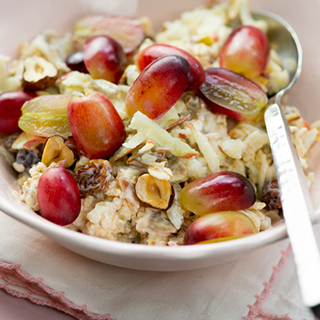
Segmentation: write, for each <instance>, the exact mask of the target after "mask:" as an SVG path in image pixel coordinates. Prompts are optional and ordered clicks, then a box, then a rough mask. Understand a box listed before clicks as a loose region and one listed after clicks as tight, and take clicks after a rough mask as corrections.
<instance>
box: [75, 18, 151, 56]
mask: <svg viewBox="0 0 320 320" xmlns="http://www.w3.org/2000/svg"><path fill="white" fill-rule="evenodd" d="M95 35H107V36H109V37H112V38H113V39H115V40H116V41H118V42H119V43H120V44H121V46H122V47H123V49H124V52H125V53H126V54H127V55H128V54H131V53H133V52H134V51H136V50H137V49H138V47H139V46H140V44H141V43H142V41H143V40H144V38H145V34H144V29H143V27H142V25H141V23H140V22H139V21H138V20H136V19H132V18H130V17H124V16H117V15H108V14H106V15H91V16H87V17H84V18H82V19H80V20H78V21H77V23H76V26H75V32H74V37H75V39H76V42H78V45H79V47H82V46H83V43H84V42H85V40H86V39H88V38H90V37H92V36H95Z"/></svg>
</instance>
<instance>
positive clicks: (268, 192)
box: [261, 180, 282, 210]
mask: <svg viewBox="0 0 320 320" xmlns="http://www.w3.org/2000/svg"><path fill="white" fill-rule="evenodd" d="M261 201H262V202H264V203H265V204H266V209H267V210H274V209H280V208H281V206H282V205H281V198H280V190H279V185H278V181H277V180H272V181H269V182H267V183H266V184H265V186H264V187H263V189H262V196H261Z"/></svg>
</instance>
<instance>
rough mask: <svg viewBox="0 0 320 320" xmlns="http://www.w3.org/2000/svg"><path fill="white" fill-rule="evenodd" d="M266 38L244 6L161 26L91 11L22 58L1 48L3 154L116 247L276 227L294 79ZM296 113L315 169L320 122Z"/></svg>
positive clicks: (45, 212)
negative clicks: (274, 144) (273, 121)
mask: <svg viewBox="0 0 320 320" xmlns="http://www.w3.org/2000/svg"><path fill="white" fill-rule="evenodd" d="M235 21H240V23H238V24H237V26H236V27H235V23H234V22H235ZM267 32H268V25H267V23H266V22H265V21H263V20H254V19H253V17H252V15H251V13H250V11H249V8H248V4H247V3H246V1H240V0H233V1H230V2H224V3H219V4H210V5H209V4H208V5H207V6H203V7H199V8H196V9H194V10H192V11H186V12H184V13H183V14H182V15H181V16H180V18H178V19H177V20H174V21H166V22H165V23H164V24H163V27H162V29H161V30H160V31H159V32H158V33H155V32H154V31H153V27H152V22H151V21H150V20H149V19H148V18H147V17H141V18H139V19H134V18H129V17H123V16H117V15H107V14H100V15H99V14H95V15H88V16H84V17H82V18H80V19H79V20H78V21H77V22H76V24H75V26H74V30H72V31H71V32H70V33H66V34H64V35H60V34H58V33H57V32H55V31H54V30H45V31H43V32H42V33H41V34H38V35H37V36H36V37H35V38H34V39H32V40H31V41H30V42H28V43H23V44H22V45H21V46H20V48H19V55H18V57H16V58H15V59H11V58H10V57H7V56H3V55H0V93H1V94H0V132H1V146H0V152H1V155H2V156H3V157H4V159H5V160H6V161H7V162H8V163H9V164H10V165H11V166H12V168H13V169H14V170H15V171H16V174H17V184H18V186H19V191H18V192H17V196H18V197H19V199H20V200H21V201H22V202H23V203H24V204H25V205H26V206H28V207H29V208H31V209H32V210H33V211H34V212H36V213H37V214H39V215H40V216H42V217H43V218H44V219H47V220H49V221H51V222H53V223H55V224H58V225H60V226H64V227H65V228H68V229H72V230H74V231H76V232H80V233H83V234H86V235H90V236H93V237H99V238H104V239H108V240H113V241H118V242H126V243H138V244H143V245H157V246H159V245H160V246H181V245H192V244H199V243H212V242H221V241H226V240H230V239H235V238H240V237H244V236H248V235H251V234H256V233H259V232H263V231H264V230H266V229H269V228H272V226H273V225H275V224H276V223H277V222H279V221H281V220H282V214H281V201H280V196H279V190H278V185H277V177H276V172H275V167H274V165H273V159H272V154H271V150H270V146H269V140H268V135H267V133H266V128H265V125H264V120H263V112H264V109H265V108H266V106H267V105H268V104H269V103H270V102H271V101H272V97H273V96H274V95H275V94H276V93H277V92H278V91H280V90H281V89H282V88H284V87H286V86H287V84H288V83H289V73H288V71H287V70H285V69H284V67H283V65H284V64H283V61H281V60H280V58H279V56H278V54H277V52H276V50H275V48H272V47H270V44H269V41H268V38H267ZM284 112H285V115H286V118H287V120H288V122H289V125H290V129H291V131H292V134H293V139H294V144H295V146H296V149H297V152H298V154H299V157H300V160H301V164H302V167H303V169H304V170H305V171H306V172H307V169H308V151H309V150H310V148H311V147H312V146H313V145H314V144H315V142H316V141H317V139H318V138H319V130H320V124H319V122H314V123H312V124H309V123H308V122H307V121H305V120H304V119H303V118H302V116H301V114H300V111H299V110H298V109H297V108H296V107H294V106H288V105H286V106H284ZM306 177H307V181H308V183H309V184H310V185H311V183H312V181H313V178H314V175H313V173H312V172H308V173H307V175H306Z"/></svg>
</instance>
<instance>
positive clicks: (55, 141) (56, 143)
mask: <svg viewBox="0 0 320 320" xmlns="http://www.w3.org/2000/svg"><path fill="white" fill-rule="evenodd" d="M77 158H78V148H77V147H76V145H75V143H74V142H73V140H72V139H67V138H64V137H62V136H59V135H55V136H51V137H50V138H48V139H47V141H46V142H45V144H44V149H43V153H42V158H41V162H43V163H44V164H45V165H46V166H47V167H48V166H49V165H50V164H51V163H52V162H55V163H58V162H60V161H61V160H66V163H65V165H64V167H65V168H69V167H71V166H72V165H73V163H74V162H75V161H76V159H77Z"/></svg>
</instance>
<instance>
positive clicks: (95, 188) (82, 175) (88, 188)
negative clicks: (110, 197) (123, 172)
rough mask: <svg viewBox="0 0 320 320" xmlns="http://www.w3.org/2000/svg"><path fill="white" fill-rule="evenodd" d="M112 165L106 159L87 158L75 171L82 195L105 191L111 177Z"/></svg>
mask: <svg viewBox="0 0 320 320" xmlns="http://www.w3.org/2000/svg"><path fill="white" fill-rule="evenodd" d="M112 172H113V169H112V165H111V163H110V162H109V161H107V160H89V161H88V162H87V164H86V165H85V166H84V167H80V168H79V169H78V170H77V171H76V176H75V179H76V181H77V184H78V186H79V190H80V194H81V196H82V197H86V196H89V195H90V194H93V193H96V192H103V191H105V190H106V189H107V188H108V186H109V183H110V181H111V179H112Z"/></svg>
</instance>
